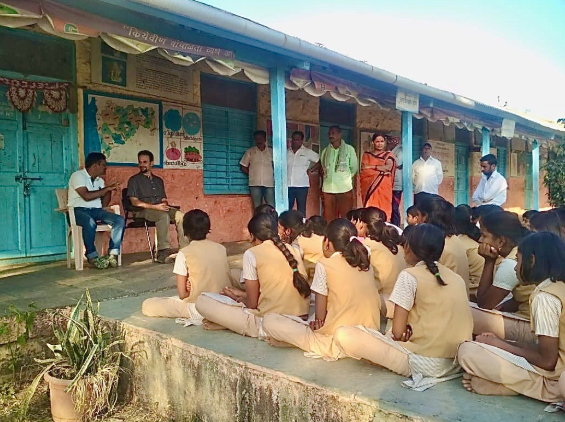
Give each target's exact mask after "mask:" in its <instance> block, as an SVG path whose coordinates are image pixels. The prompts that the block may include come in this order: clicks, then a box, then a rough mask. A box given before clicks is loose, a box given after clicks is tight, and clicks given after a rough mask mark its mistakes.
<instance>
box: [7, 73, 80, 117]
mask: <svg viewBox="0 0 565 422" xmlns="http://www.w3.org/2000/svg"><path fill="white" fill-rule="evenodd" d="M0 85H6V86H8V92H7V94H6V96H7V98H8V101H10V103H11V104H12V105H13V106H14V107H15V108H16V110H18V111H20V112H22V113H27V112H28V111H30V110H31V109H32V108H33V106H34V104H35V101H36V100H37V91H43V103H44V104H45V105H46V106H47V107H48V108H49V110H51V111H52V112H54V113H62V112H64V111H65V110H66V109H67V103H68V88H69V84H68V83H66V82H39V81H26V80H23V79H10V78H4V77H2V76H0Z"/></svg>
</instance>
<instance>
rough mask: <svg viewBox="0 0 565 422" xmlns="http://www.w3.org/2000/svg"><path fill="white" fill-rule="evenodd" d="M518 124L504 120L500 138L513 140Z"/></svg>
mask: <svg viewBox="0 0 565 422" xmlns="http://www.w3.org/2000/svg"><path fill="white" fill-rule="evenodd" d="M515 127H516V122H515V121H514V120H510V119H502V127H501V128H500V136H503V137H504V138H508V139H512V138H513V137H514V129H515Z"/></svg>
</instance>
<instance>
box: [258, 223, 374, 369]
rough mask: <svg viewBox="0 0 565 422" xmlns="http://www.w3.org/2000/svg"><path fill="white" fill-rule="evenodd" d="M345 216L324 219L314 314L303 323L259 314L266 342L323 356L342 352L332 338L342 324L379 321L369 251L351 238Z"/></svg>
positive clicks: (351, 230)
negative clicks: (308, 321)
mask: <svg viewBox="0 0 565 422" xmlns="http://www.w3.org/2000/svg"><path fill="white" fill-rule="evenodd" d="M356 236H357V230H356V229H355V226H354V225H353V224H352V223H351V222H350V221H348V220H346V219H343V218H341V219H337V220H334V221H332V222H331V223H329V224H328V227H327V231H326V237H325V238H324V246H323V249H324V257H323V258H321V259H320V260H319V261H318V263H317V264H316V271H315V274H314V282H313V283H312V291H313V292H314V294H315V319H314V320H313V321H311V322H310V323H309V324H306V323H304V322H303V321H299V320H297V319H296V318H288V316H286V315H279V314H275V313H271V314H267V315H265V317H264V319H263V328H264V330H265V333H266V334H267V336H268V340H267V341H268V342H269V343H270V344H271V345H272V346H284V347H289V346H290V347H298V348H300V349H302V350H304V351H306V352H308V353H311V354H314V355H316V356H321V357H323V358H325V359H328V360H335V359H339V358H340V357H344V356H343V355H342V354H341V353H340V351H339V349H338V348H337V347H336V345H335V344H334V342H333V334H334V332H335V330H336V329H337V328H338V327H340V326H342V325H358V324H359V325H364V326H367V327H370V328H374V329H378V328H379V326H380V309H381V306H382V304H381V298H380V296H379V292H378V290H377V287H376V285H375V281H374V278H373V270H372V268H371V264H370V262H369V251H368V250H367V248H366V247H365V246H363V244H362V243H361V242H360V241H359V240H357V238H356Z"/></svg>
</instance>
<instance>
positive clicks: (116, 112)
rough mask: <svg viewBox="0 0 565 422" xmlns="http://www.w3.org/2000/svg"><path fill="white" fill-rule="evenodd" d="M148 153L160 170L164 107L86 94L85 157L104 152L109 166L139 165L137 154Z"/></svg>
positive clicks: (115, 96) (103, 95)
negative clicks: (162, 110)
mask: <svg viewBox="0 0 565 422" xmlns="http://www.w3.org/2000/svg"><path fill="white" fill-rule="evenodd" d="M144 149H145V150H149V151H151V152H152V153H153V154H154V156H155V166H156V167H161V166H162V162H161V155H162V133H161V103H160V102H158V101H149V100H142V99H138V98H132V97H126V96H121V95H115V94H103V93H99V92H91V91H85V93H84V153H85V155H87V154H88V153H90V152H97V151H100V152H103V153H104V154H105V155H106V157H107V161H108V164H115V165H119V164H121V165H137V153H138V152H139V151H141V150H144Z"/></svg>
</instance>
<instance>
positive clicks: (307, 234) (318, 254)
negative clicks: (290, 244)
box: [297, 215, 328, 280]
mask: <svg viewBox="0 0 565 422" xmlns="http://www.w3.org/2000/svg"><path fill="white" fill-rule="evenodd" d="M327 225H328V223H327V222H326V220H325V219H324V217H322V216H321V215H313V216H312V217H310V218H309V219H308V220H307V221H306V226H305V228H304V231H303V232H302V234H301V235H300V236H298V239H297V242H298V245H299V246H300V248H301V249H302V252H303V253H304V266H305V267H306V271H307V272H308V279H309V280H310V279H312V277H314V268H315V267H316V263H317V262H318V261H319V260H320V258H322V257H323V256H324V251H323V243H324V236H325V235H326V226H327Z"/></svg>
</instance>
